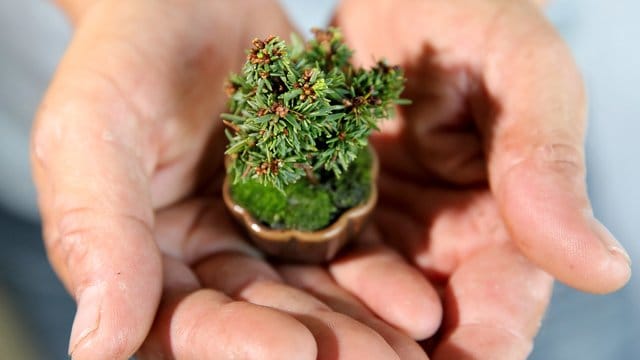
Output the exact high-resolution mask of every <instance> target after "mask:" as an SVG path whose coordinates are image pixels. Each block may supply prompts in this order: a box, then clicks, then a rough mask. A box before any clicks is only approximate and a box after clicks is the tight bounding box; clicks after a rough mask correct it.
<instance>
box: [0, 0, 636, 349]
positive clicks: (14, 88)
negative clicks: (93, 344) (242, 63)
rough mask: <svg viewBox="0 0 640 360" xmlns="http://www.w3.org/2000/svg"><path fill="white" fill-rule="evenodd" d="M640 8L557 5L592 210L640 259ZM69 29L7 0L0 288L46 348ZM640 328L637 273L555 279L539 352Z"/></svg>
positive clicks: (2, 36) (313, 19)
mask: <svg viewBox="0 0 640 360" xmlns="http://www.w3.org/2000/svg"><path fill="white" fill-rule="evenodd" d="M282 2H283V3H284V4H285V5H286V6H287V8H288V9H289V12H290V14H291V15H292V17H293V19H294V20H295V21H296V23H297V24H298V25H299V27H300V28H301V29H307V28H309V27H311V26H313V25H320V26H322V25H324V24H326V23H327V22H328V19H329V17H330V13H331V7H332V6H333V4H335V2H336V1H333V0H324V1H313V2H311V1H305V2H302V1H296V0H282ZM638 14H640V2H637V1H634V0H617V1H616V0H614V1H596V0H556V1H554V2H552V3H551V5H550V6H549V7H548V15H549V18H550V19H551V20H552V21H553V23H554V24H556V26H557V27H558V29H559V30H560V32H561V34H562V36H563V37H564V38H565V39H566V40H567V42H568V43H569V44H570V46H571V48H572V50H573V53H574V55H575V57H576V59H577V61H578V63H579V65H580V68H581V69H582V71H583V74H584V77H585V80H586V84H587V90H588V94H589V97H590V116H589V120H590V125H589V132H588V139H587V159H588V167H589V173H588V183H589V192H590V195H591V198H592V201H593V205H594V209H595V213H596V215H597V216H598V217H599V218H600V219H601V220H602V221H603V223H604V224H605V225H607V227H608V228H609V229H610V230H611V231H612V232H613V233H614V234H615V235H616V236H617V237H618V238H619V239H620V241H621V242H622V243H623V244H624V245H625V246H626V247H627V249H628V250H629V252H630V253H631V256H632V258H635V259H640V243H638V242H637V240H636V237H637V236H638V234H639V233H640V190H639V187H638V185H639V184H640V161H639V160H638V157H639V156H640V144H639V143H640V139H639V138H638V134H640V121H639V120H640V91H638V86H639V84H640V46H639V44H640V20H639V19H638ZM69 36H70V30H69V28H68V26H67V25H66V22H65V21H64V19H63V18H62V17H61V15H60V14H59V13H58V12H57V11H56V9H55V8H54V7H53V6H52V5H51V4H50V2H49V1H46V0H21V1H20V0H0V206H4V207H5V209H8V211H7V210H1V209H0V249H1V250H0V288H5V289H8V290H9V291H11V293H12V294H13V295H14V299H13V300H14V302H15V303H16V304H17V305H19V306H17V308H18V309H19V310H21V311H22V312H23V315H24V316H25V324H26V326H27V328H28V329H29V330H30V331H31V333H32V335H33V336H34V338H35V341H34V346H35V347H36V348H38V349H39V350H40V351H41V352H42V354H47V356H46V357H44V358H47V359H62V358H65V357H66V342H67V334H68V331H69V328H70V324H71V321H72V310H73V306H72V303H71V301H70V300H69V298H68V296H67V295H66V294H65V293H64V290H63V289H62V288H61V287H60V285H59V283H58V282H57V280H55V278H54V276H53V274H52V272H51V271H50V270H49V268H48V264H47V263H46V258H45V256H44V254H43V251H42V246H41V244H40V240H39V230H38V229H37V227H36V225H35V224H34V223H33V222H30V221H33V220H34V219H37V217H36V215H35V214H36V212H35V200H34V199H35V196H34V192H33V188H32V185H31V182H30V180H29V166H28V133H29V128H30V121H31V119H32V117H33V114H34V111H35V109H36V107H37V104H38V102H39V100H40V97H41V95H42V93H43V91H44V90H45V89H46V85H47V83H48V81H49V78H50V76H51V74H52V72H53V70H54V69H55V65H56V63H57V61H58V59H59V58H60V56H61V55H62V53H63V51H64V47H65V45H66V43H67V41H68V39H69ZM17 216H20V217H21V218H18V217H17ZM29 218H30V219H32V220H24V219H29ZM637 263H638V261H636V264H634V267H633V269H634V272H635V273H638V270H639V269H638V265H637ZM34 285H37V286H34ZM638 335H640V281H638V280H637V279H636V278H635V277H634V278H632V280H631V283H630V284H629V285H628V286H627V287H626V288H625V289H623V290H622V291H620V292H618V293H616V294H613V295H608V296H594V295H587V294H582V293H579V292H576V291H574V290H571V289H568V288H566V287H564V286H561V285H557V286H556V291H555V293H554V298H553V302H552V305H551V307H550V309H549V311H548V314H547V315H546V317H545V320H544V324H543V328H542V331H541V332H540V334H539V336H538V338H537V340H536V344H535V349H534V352H533V354H532V356H531V358H532V359H540V360H548V359H551V360H553V359H585V360H604V359H616V360H617V359H622V360H625V359H629V360H632V359H640V343H639V342H638V340H637V337H638ZM1 351H2V350H1V349H0V358H2V352H1Z"/></svg>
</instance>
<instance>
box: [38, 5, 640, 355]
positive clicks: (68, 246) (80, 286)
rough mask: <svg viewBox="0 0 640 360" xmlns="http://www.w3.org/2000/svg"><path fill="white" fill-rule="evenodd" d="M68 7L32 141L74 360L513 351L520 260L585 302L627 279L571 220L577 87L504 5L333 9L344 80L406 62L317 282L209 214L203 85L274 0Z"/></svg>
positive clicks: (215, 82) (578, 154)
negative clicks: (354, 210)
mask: <svg viewBox="0 0 640 360" xmlns="http://www.w3.org/2000/svg"><path fill="white" fill-rule="evenodd" d="M61 2H62V3H63V4H71V3H73V1H61ZM78 3H82V4H83V6H79V7H75V6H68V7H67V10H68V12H69V14H70V16H71V18H72V19H73V20H74V22H76V32H75V36H74V39H73V41H72V43H71V44H70V46H69V49H68V51H67V53H66V55H65V57H64V58H63V60H62V62H61V64H60V67H59V69H58V72H57V73H56V76H55V78H54V80H53V82H52V83H51V85H50V88H49V90H48V92H47V94H46V97H45V99H44V101H43V103H42V106H41V109H40V111H39V113H38V116H37V119H36V124H35V127H34V132H33V141H32V154H33V156H32V158H33V169H34V177H35V181H36V185H37V187H38V191H39V203H40V208H41V212H42V217H43V223H44V234H45V242H46V246H47V251H48V255H49V258H50V261H51V263H52V265H53V267H54V269H55V270H56V272H57V273H58V275H59V277H60V278H61V279H62V281H63V283H64V284H65V286H66V287H67V289H68V290H69V292H70V293H71V294H72V295H73V296H74V298H75V299H76V301H77V302H78V311H77V314H76V319H75V321H74V325H73V330H72V334H71V341H70V348H69V349H70V352H71V353H72V356H73V358H74V359H85V358H87V359H96V358H104V359H117V358H123V359H124V358H127V357H128V356H130V355H131V354H133V353H134V352H136V351H137V350H138V349H140V351H139V353H138V355H139V356H140V357H141V358H159V357H167V358H179V359H189V358H197V359H201V358H216V359H224V358H247V359H270V358H273V359H283V358H295V359H307V358H308V359H315V358H320V359H354V358H365V359H393V358H401V359H421V358H423V359H424V358H426V355H425V354H424V351H423V350H422V349H421V347H419V346H418V344H417V343H416V342H415V341H414V340H423V339H426V338H429V337H431V336H432V335H433V334H434V333H435V332H436V330H437V329H438V328H439V327H440V326H441V325H442V327H443V332H442V336H438V337H436V338H435V340H433V341H431V342H430V343H429V344H426V345H425V346H426V347H427V348H429V349H435V354H434V356H435V357H436V358H439V357H440V358H450V357H453V358H463V357H464V356H468V357H477V358H482V357H491V358H495V356H494V355H496V354H500V355H501V354H505V355H504V356H505V358H514V357H523V356H524V355H525V354H526V353H527V352H528V351H529V349H530V346H531V340H532V338H533V336H534V335H535V332H536V331H537V327H538V324H539V319H540V316H541V315H542V313H543V311H544V308H545V306H546V304H547V302H548V298H549V294H550V286H551V277H550V276H549V275H547V274H546V273H544V272H542V271H541V270H538V269H537V268H536V267H534V266H533V265H532V263H534V264H537V265H539V266H541V267H543V268H544V269H546V270H547V271H548V272H550V273H551V274H552V275H554V276H557V277H558V278H560V279H561V280H562V281H565V282H567V283H569V284H570V285H573V286H576V287H578V288H581V289H584V290H588V291H594V292H607V291H612V290H614V289H616V288H618V287H620V286H621V285H622V284H623V283H624V282H625V281H626V279H627V278H628V271H629V270H628V266H627V265H626V261H625V260H624V257H623V256H621V255H620V254H621V252H620V251H622V250H621V248H620V247H619V245H615V244H610V243H607V244H606V245H603V243H602V242H601V241H600V240H599V239H598V237H597V236H596V235H595V234H596V233H594V232H593V230H592V229H591V228H589V225H588V224H589V220H588V218H585V217H584V214H585V213H586V214H587V215H588V200H587V198H586V196H585V194H584V180H583V160H582V132H583V125H582V124H583V111H582V109H583V107H584V103H583V98H582V92H581V88H580V82H579V78H578V76H577V74H576V72H575V68H574V65H573V63H572V62H571V60H570V57H569V55H568V52H567V51H566V49H565V48H564V46H563V45H562V43H561V42H560V41H559V40H558V39H557V36H556V35H555V33H553V31H552V30H551V29H550V28H549V25H548V24H546V22H544V20H543V19H542V18H541V16H540V15H539V13H538V12H537V10H536V9H535V8H533V7H531V6H528V3H524V2H517V1H514V2H513V4H514V5H511V6H503V5H502V3H501V2H499V1H480V0H477V1H471V0H470V1H466V2H465V1H460V2H459V3H454V4H451V5H445V4H437V3H438V2H424V4H422V5H421V4H420V3H419V2H406V3H403V6H395V7H391V6H390V5H389V4H391V2H384V1H381V2H380V3H379V4H378V3H377V2H375V3H374V2H371V3H370V4H369V5H367V4H365V3H364V2H360V1H355V0H354V1H346V2H344V3H343V4H342V6H341V8H340V9H338V13H337V17H336V21H337V22H338V24H339V25H340V26H342V27H343V28H344V31H345V36H346V38H347V40H348V42H350V43H351V45H353V46H354V47H355V48H356V51H357V54H358V56H359V61H360V62H361V63H363V64H364V63H366V61H368V60H369V57H368V55H369V54H375V55H376V56H381V55H384V56H385V57H387V58H389V59H390V60H391V61H392V62H398V63H402V64H403V65H406V66H407V69H408V75H409V83H408V88H407V92H406V96H407V97H409V98H411V99H412V100H413V105H412V106H411V107H408V108H406V109H405V110H404V111H403V112H402V113H401V115H400V116H399V118H398V119H397V121H395V122H390V123H389V126H387V127H388V129H386V130H385V132H384V133H383V134H382V135H381V136H378V137H377V138H376V139H375V144H376V146H377V147H378V148H379V149H380V150H383V151H381V159H382V163H383V169H384V172H383V174H382V177H381V180H380V189H381V195H382V197H381V202H380V207H379V211H378V213H377V215H376V222H375V223H376V224H377V226H376V227H371V228H370V229H368V231H366V232H365V234H363V236H362V238H361V240H360V242H359V244H358V245H357V246H355V247H354V248H353V249H351V250H350V252H348V253H346V254H344V256H342V257H341V258H339V259H338V260H336V261H334V262H333V263H331V264H329V265H327V266H326V267H313V266H299V265H288V264H270V263H268V262H266V261H264V260H263V259H262V258H261V257H260V255H259V254H258V252H257V251H256V250H255V249H253V248H252V247H251V246H250V245H248V244H247V243H246V242H245V241H244V240H245V239H244V238H243V236H242V235H241V234H240V233H239V232H238V231H237V229H236V228H235V226H234V225H233V224H232V222H231V221H230V219H229V218H228V216H227V214H226V212H225V211H224V208H223V205H222V204H221V200H220V197H219V190H218V189H219V188H220V186H219V185H220V178H221V176H222V173H223V172H222V167H221V155H220V154H221V153H222V149H223V146H224V141H223V139H222V136H221V135H222V134H221V128H220V122H219V121H217V120H216V119H217V118H218V114H219V113H220V112H222V111H224V104H225V101H226V98H225V96H224V94H223V92H222V81H223V79H224V78H225V77H226V76H227V74H228V73H229V71H231V70H238V68H239V66H240V65H241V63H242V62H243V60H244V54H243V49H244V48H245V47H246V46H247V44H248V43H249V42H250V40H251V39H252V38H253V37H255V36H259V37H264V36H266V35H269V34H288V33H290V32H291V28H290V25H289V23H288V22H287V19H286V18H285V17H284V15H283V14H282V12H281V10H280V9H279V8H278V7H277V5H276V4H274V3H273V2H270V1H258V0H251V1H243V2H242V3H241V5H242V6H239V5H238V3H240V2H234V1H219V2H213V1H197V0H192V1H164V2H155V1H151V0H141V1H136V2H126V3H122V2H118V1H112V0H102V1H97V2H95V3H92V4H91V6H89V5H87V4H88V3H89V2H78ZM505 3H506V2H505ZM427 4H428V5H427ZM423 7H424V8H423ZM363 8H366V9H367V10H368V11H367V12H363V10H362V9H363ZM498 9H502V10H500V11H498ZM390 10H393V11H390ZM394 12H398V13H394ZM265 14H268V15H269V16H265ZM354 14H359V15H358V16H354ZM363 14H366V15H367V16H363ZM425 14H426V15H425ZM394 16H399V17H398V18H402V19H408V20H410V21H401V22H399V21H392V20H391V19H395V17H394ZM427 17H428V18H429V19H430V21H429V22H428V24H424V26H421V27H416V24H422V22H423V21H424V20H422V19H426V18H427ZM237 19H242V20H243V21H242V22H238V20H237ZM347 20H348V21H347ZM460 23H463V24H465V26H460V25H459V24H460ZM379 24H385V27H384V28H381V27H380V26H379ZM403 27H404V28H403ZM507 28H509V29H510V30H509V31H506V30H504V29H507ZM371 29H380V30H377V31H375V32H372V30H371ZM416 29H419V30H420V31H416ZM483 34H485V36H486V39H480V40H482V41H480V40H477V39H478V37H479V36H482V35H483ZM398 35H402V36H400V37H398ZM472 35H473V36H472ZM392 36H393V37H392ZM474 38H475V39H476V40H474ZM398 39H402V41H398ZM452 44H456V46H453V45H452ZM523 44H524V45H526V46H523V47H520V45H523ZM516 45H518V47H517V48H516ZM523 54H524V55H523ZM507 55H508V56H507ZM534 60H535V61H534ZM558 69H562V70H563V71H558ZM516 74H517V76H516ZM523 74H526V75H523ZM511 75H513V76H511ZM505 89H508V91H507V90H505ZM536 89H537V90H536ZM532 94H536V95H535V101H532V100H531V96H532ZM487 184H488V185H487ZM398 185H399V186H398ZM594 224H595V223H594ZM593 226H596V225H593ZM596 229H599V227H597V226H596ZM600 233H602V232H600ZM604 237H605V238H607V237H606V236H604ZM390 246H392V247H395V248H397V249H399V251H400V252H401V253H403V254H404V255H405V256H406V258H407V259H408V260H409V261H410V262H411V263H415V266H412V265H409V263H407V262H405V259H404V258H403V257H402V256H400V255H398V253H397V252H396V251H395V250H391V249H390ZM523 254H524V255H523ZM527 259H530V260H527ZM425 274H426V276H424V275H425ZM440 290H441V291H440ZM439 291H440V293H441V294H442V295H443V299H444V300H443V301H441V299H440V297H439ZM443 304H444V315H445V316H444V320H445V321H444V323H442V314H443ZM140 347H141V348H140ZM501 356H502V355H501Z"/></svg>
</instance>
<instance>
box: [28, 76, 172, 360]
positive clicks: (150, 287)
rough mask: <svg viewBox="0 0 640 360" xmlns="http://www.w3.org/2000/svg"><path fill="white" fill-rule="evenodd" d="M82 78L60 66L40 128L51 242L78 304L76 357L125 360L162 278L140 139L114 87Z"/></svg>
mask: <svg viewBox="0 0 640 360" xmlns="http://www.w3.org/2000/svg"><path fill="white" fill-rule="evenodd" d="M75 75H77V74H69V71H66V72H65V70H64V69H62V70H61V72H60V73H59V76H58V79H57V80H56V81H54V83H53V84H52V86H51V88H50V90H49V93H48V95H47V97H46V98H45V100H44V103H43V105H42V108H41V111H40V114H39V116H38V118H37V120H36V124H35V128H34V132H33V138H32V165H33V170H34V171H33V172H34V178H35V182H36V187H37V188H38V193H39V200H38V201H39V205H40V209H41V214H42V219H43V227H44V237H45V244H46V248H47V252H48V256H49V259H50V262H51V264H52V265H53V267H54V269H55V271H56V272H57V273H58V275H59V277H60V278H61V280H62V282H63V283H64V285H65V286H66V288H67V289H68V291H69V292H70V293H71V294H72V296H73V297H74V298H75V300H76V302H77V304H78V309H77V313H76V317H75V320H74V323H73V329H72V333H71V340H70V344H69V352H70V354H71V355H72V357H73V358H74V359H126V358H128V357H129V356H131V355H132V354H133V353H134V352H135V350H136V349H137V348H138V347H139V346H140V345H141V344H142V342H143V340H144V338H145V337H146V334H147V332H148V331H149V328H150V326H151V323H152V321H153V318H154V315H155V312H156V308H157V306H158V302H159V298H160V291H161V280H162V279H161V276H162V275H161V261H160V254H159V250H158V249H157V247H156V245H155V242H154V239H153V237H152V231H151V229H152V226H153V209H152V205H151V200H150V195H149V186H148V183H147V178H148V176H147V174H146V171H145V170H144V166H143V165H142V164H141V163H142V160H140V159H141V158H142V156H141V155H140V150H139V148H140V145H139V144H141V143H142V142H141V141H139V140H140V139H137V138H136V137H138V138H139V137H140V136H137V134H139V133H140V131H139V130H138V129H136V128H135V125H132V124H135V123H136V121H135V117H133V116H131V115H132V114H131V113H129V112H128V110H127V109H126V108H125V107H124V106H121V105H120V104H123V103H125V102H124V101H121V99H118V98H114V97H113V96H112V95H113V94H114V93H115V92H114V91H112V90H113V89H112V88H110V85H108V83H101V82H100V81H96V80H95V79H96V78H97V77H93V78H92V77H91V76H89V75H90V74H86V73H83V74H81V76H75ZM71 79H75V80H73V81H72V80H71ZM91 79H93V80H91ZM97 100H99V101H97Z"/></svg>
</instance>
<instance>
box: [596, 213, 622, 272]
mask: <svg viewBox="0 0 640 360" xmlns="http://www.w3.org/2000/svg"><path fill="white" fill-rule="evenodd" d="M592 228H593V230H594V231H595V232H596V234H597V235H598V237H599V238H600V241H602V243H603V244H604V246H606V247H607V250H609V252H610V253H611V254H613V255H620V256H622V257H623V258H624V259H625V260H626V261H627V264H629V266H631V257H630V256H629V253H628V252H627V250H625V249H624V247H623V246H622V244H620V242H619V241H618V240H617V239H616V238H615V236H613V234H611V232H610V231H609V230H608V229H607V228H606V227H605V226H604V225H603V224H602V223H601V222H600V221H598V220H596V219H593V221H592Z"/></svg>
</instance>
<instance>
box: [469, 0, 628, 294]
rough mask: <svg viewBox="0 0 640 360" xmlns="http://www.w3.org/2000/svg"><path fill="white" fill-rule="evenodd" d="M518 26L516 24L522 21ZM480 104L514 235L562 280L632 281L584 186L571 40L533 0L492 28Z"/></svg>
mask: <svg viewBox="0 0 640 360" xmlns="http://www.w3.org/2000/svg"><path fill="white" fill-rule="evenodd" d="M516 22H517V23H516ZM492 26H493V29H494V31H493V33H492V34H491V37H490V39H489V41H488V42H487V44H488V45H487V46H488V47H489V48H490V49H491V52H490V53H488V55H487V59H486V60H485V64H484V67H483V75H484V78H485V82H486V95H487V97H488V101H493V104H494V106H493V107H491V108H483V107H481V106H477V109H476V110H477V112H478V115H479V117H480V119H481V121H480V127H481V128H482V129H483V131H484V132H485V135H486V139H488V140H487V141H488V144H487V145H488V161H489V173H490V182H491V187H492V189H493V191H494V193H495V195H496V197H497V199H498V203H499V206H500V209H501V212H502V214H503V215H504V217H505V219H506V222H507V225H508V227H509V230H510V232H511V234H512V236H513V238H514V240H515V241H516V242H517V243H518V245H519V246H520V249H521V250H522V251H523V253H524V254H525V255H527V257H529V258H530V259H531V260H532V261H533V262H534V263H536V264H538V265H539V266H541V267H543V268H544V269H545V270H547V271H549V272H550V273H551V274H553V275H554V276H556V277H557V278H558V279H559V280H560V281H563V282H565V283H567V284H568V285H571V286H574V287H576V288H578V289H581V290H585V291H591V292H610V291H614V290H616V289H618V288H620V287H621V286H623V285H624V284H625V283H626V282H627V281H628V279H629V276H630V266H629V261H628V255H626V252H625V251H624V249H623V248H622V246H621V245H620V244H619V243H618V242H617V241H616V240H615V238H614V237H613V236H612V235H611V234H610V233H608V232H607V231H606V230H605V229H604V227H603V226H602V225H601V224H600V223H599V222H598V221H597V220H596V219H595V218H594V217H593V214H592V211H591V207H590V203H589V199H588V197H587V191H586V185H585V162H584V131H585V113H586V111H585V108H586V106H585V103H586V100H585V94H584V90H583V86H582V81H581V79H580V75H579V73H578V70H577V67H576V65H575V64H574V62H573V60H572V58H571V54H570V52H569V50H568V48H567V47H566V45H565V44H564V43H563V42H562V41H561V40H560V38H559V36H558V35H557V34H556V33H555V31H554V30H553V28H552V27H551V25H550V24H549V23H548V22H547V21H546V20H545V19H544V17H543V15H542V14H541V13H540V12H539V11H535V9H533V5H530V4H529V3H528V2H521V4H519V5H514V6H508V7H506V8H505V9H504V10H503V14H502V16H501V17H500V18H499V20H498V21H497V22H496V23H495V24H493V25H492Z"/></svg>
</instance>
